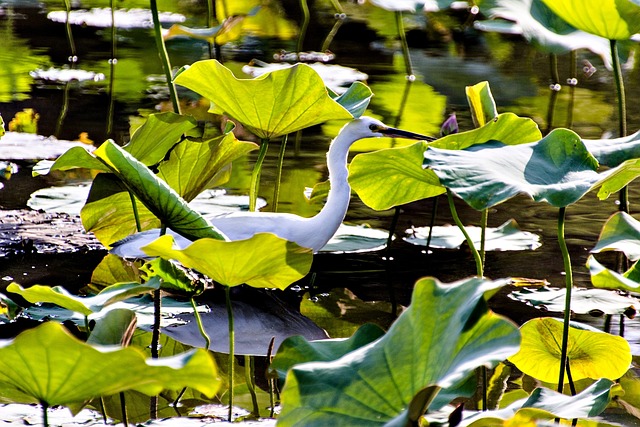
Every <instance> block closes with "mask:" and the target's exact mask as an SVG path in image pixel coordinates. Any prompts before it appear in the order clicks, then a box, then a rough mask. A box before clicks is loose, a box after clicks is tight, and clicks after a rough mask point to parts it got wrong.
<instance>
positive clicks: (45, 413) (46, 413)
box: [40, 402, 49, 427]
mask: <svg viewBox="0 0 640 427" xmlns="http://www.w3.org/2000/svg"><path fill="white" fill-rule="evenodd" d="M40 406H42V425H43V426H44V427H49V405H47V404H46V403H44V402H40Z"/></svg>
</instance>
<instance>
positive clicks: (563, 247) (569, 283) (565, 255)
mask: <svg viewBox="0 0 640 427" xmlns="http://www.w3.org/2000/svg"><path fill="white" fill-rule="evenodd" d="M566 209H567V208H566V207H561V208H560V210H559V211H558V245H559V246H560V251H561V252H562V260H563V262H564V272H565V286H566V291H565V300H564V319H563V328H562V347H561V350H560V374H559V377H558V393H562V389H563V387H564V373H565V369H566V364H567V347H568V344H569V322H570V321H571V291H572V289H573V271H572V268H571V257H570V255H569V250H568V249H567V242H566V240H565V238H564V223H565V213H566Z"/></svg>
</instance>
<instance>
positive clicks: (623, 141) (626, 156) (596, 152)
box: [582, 131, 640, 168]
mask: <svg viewBox="0 0 640 427" xmlns="http://www.w3.org/2000/svg"><path fill="white" fill-rule="evenodd" d="M582 142H584V145H585V146H586V147H587V150H589V152H590V153H591V154H593V157H595V158H596V160H598V163H599V164H600V165H601V166H607V167H610V168H614V167H616V166H619V165H620V164H621V163H623V162H625V161H627V160H630V159H637V158H640V131H638V132H635V133H634V134H632V135H629V136H625V137H622V138H612V139H583V140H582Z"/></svg>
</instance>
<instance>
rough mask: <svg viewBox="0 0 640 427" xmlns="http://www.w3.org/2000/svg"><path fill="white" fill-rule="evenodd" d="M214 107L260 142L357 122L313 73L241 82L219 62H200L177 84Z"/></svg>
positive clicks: (297, 69)
mask: <svg viewBox="0 0 640 427" xmlns="http://www.w3.org/2000/svg"><path fill="white" fill-rule="evenodd" d="M174 81H175V83H176V84H179V85H181V86H184V87H187V88H189V89H191V90H193V91H195V92H197V93H199V94H200V95H202V96H203V97H205V98H207V99H209V100H210V101H211V102H212V108H211V110H210V111H211V112H213V113H216V114H227V115H229V116H231V117H233V118H234V119H236V120H237V121H239V122H240V123H242V125H243V126H244V127H246V128H247V129H248V130H250V131H251V132H253V133H254V134H255V135H257V136H258V137H260V138H263V139H271V138H275V137H278V136H282V135H286V134H289V133H292V132H295V131H297V130H300V129H304V128H307V127H309V126H313V125H317V124H320V123H322V122H325V121H327V120H333V119H352V118H353V116H352V115H351V114H350V113H349V112H348V111H347V110H346V109H345V108H344V107H342V106H341V105H340V104H338V103H337V102H336V101H334V100H333V99H332V98H331V97H330V96H329V94H328V92H327V89H326V88H325V85H324V83H323V81H322V78H321V77H320V76H319V75H318V73H317V72H315V71H314V70H313V69H312V68H311V67H309V66H308V65H304V64H296V65H293V66H291V67H289V68H285V69H281V70H276V71H272V72H270V73H265V74H263V75H261V76H259V77H257V78H255V79H237V78H236V77H235V76H234V75H233V73H232V72H231V71H230V70H229V69H228V68H226V67H225V66H224V65H222V64H220V63H219V62H218V61H216V60H206V61H199V62H196V63H194V64H193V65H191V66H190V67H188V68H186V69H184V71H182V72H180V73H179V74H178V75H177V76H176V78H175V79H174Z"/></svg>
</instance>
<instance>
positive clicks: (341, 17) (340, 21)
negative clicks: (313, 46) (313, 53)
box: [320, 11, 347, 52]
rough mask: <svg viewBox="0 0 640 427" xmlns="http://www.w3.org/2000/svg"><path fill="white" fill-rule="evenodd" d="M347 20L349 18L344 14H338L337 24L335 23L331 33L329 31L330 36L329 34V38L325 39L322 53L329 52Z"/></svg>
mask: <svg viewBox="0 0 640 427" xmlns="http://www.w3.org/2000/svg"><path fill="white" fill-rule="evenodd" d="M346 18H347V16H346V15H345V14H344V12H342V11H340V12H338V13H336V22H334V23H333V27H332V28H331V31H329V34H327V37H326V38H325V39H324V42H322V47H321V48H320V50H321V51H322V52H325V51H327V50H329V47H330V46H331V43H332V42H333V39H334V37H335V36H336V34H337V33H338V30H339V29H340V27H341V26H342V24H343V23H344V20H345V19H346Z"/></svg>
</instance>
